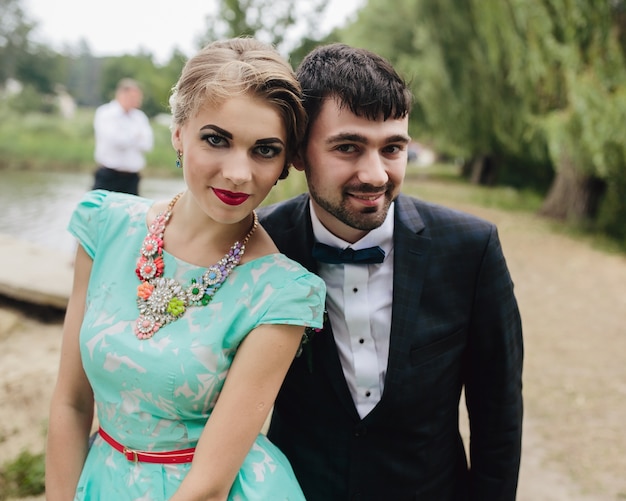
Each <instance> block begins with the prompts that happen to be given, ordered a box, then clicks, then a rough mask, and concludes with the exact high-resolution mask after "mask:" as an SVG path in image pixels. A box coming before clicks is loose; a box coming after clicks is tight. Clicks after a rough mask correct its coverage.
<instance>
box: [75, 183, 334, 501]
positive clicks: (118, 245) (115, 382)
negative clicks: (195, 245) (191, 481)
mask: <svg viewBox="0 0 626 501" xmlns="http://www.w3.org/2000/svg"><path fill="white" fill-rule="evenodd" d="M152 203H153V202H152V201H150V200H147V199H144V198H140V197H136V196H132V195H126V194H121V193H110V192H106V191H102V190H96V191H91V192H89V193H87V194H86V195H85V197H84V198H83V200H82V201H81V202H80V203H79V204H78V206H77V208H76V210H75V211H74V213H73V215H72V218H71V221H70V224H69V230H70V232H71V233H72V234H73V235H74V236H76V237H77V239H78V240H79V242H80V244H81V245H82V246H83V248H84V249H85V250H86V252H87V254H88V255H89V256H91V257H92V258H93V268H92V273H91V278H90V283H89V291H88V295H87V304H86V311H85V318H84V322H83V325H82V328H81V332H80V348H81V356H82V362H83V366H84V370H85V373H86V374H87V377H88V378H89V381H90V383H91V386H92V388H93V391H94V396H95V401H96V411H97V418H98V422H99V424H100V426H101V427H102V428H103V429H104V430H105V431H106V432H107V433H108V434H109V435H111V436H112V437H113V438H114V439H115V440H117V441H118V442H119V443H122V444H124V445H125V446H127V447H129V448H132V449H136V450H144V451H173V450H180V449H186V448H189V447H194V446H195V445H196V443H197V441H198V439H199V437H200V434H201V433H202V430H203V428H204V425H205V423H206V421H207V420H208V419H209V418H210V416H211V411H212V409H213V407H214V406H215V403H216V401H217V398H218V397H219V394H220V391H221V389H222V386H223V384H224V380H225V378H226V376H227V374H228V369H229V367H230V365H231V363H232V361H233V357H234V356H235V352H236V350H237V347H238V346H239V344H240V343H241V342H242V341H243V339H244V338H245V336H246V334H247V333H248V332H250V331H251V330H252V329H254V328H255V327H257V326H259V325H262V324H290V325H304V326H310V327H314V328H319V327H321V326H322V317H323V310H324V295H325V287H324V284H323V282H322V281H321V279H319V277H317V276H316V275H313V274H311V273H309V272H308V271H307V270H306V269H304V268H303V267H302V266H300V265H299V264H297V263H296V262H295V261H292V260H290V259H288V258H287V257H285V256H284V255H282V254H272V255H268V256H264V257H261V258H258V259H255V260H253V261H249V262H246V263H244V264H241V265H239V266H238V267H237V268H235V270H234V271H233V272H232V274H231V275H230V276H229V277H228V278H227V279H226V281H225V282H224V284H223V285H222V287H221V288H220V289H219V291H217V293H216V294H215V297H214V298H213V300H212V301H211V302H210V303H209V304H208V305H207V306H198V307H190V308H189V309H188V310H187V311H186V313H185V314H184V316H183V317H182V318H180V319H179V320H176V321H175V322H173V323H170V324H167V325H165V326H164V327H162V328H161V329H160V330H159V331H158V332H157V333H156V334H155V335H154V337H153V338H151V339H148V340H139V339H137V337H136V336H135V334H134V332H133V327H134V322H135V321H136V319H137V317H138V309H137V303H136V290H137V286H138V285H139V279H138V278H137V276H136V275H135V268H136V262H137V258H138V256H139V249H140V247H141V244H142V241H143V239H144V237H145V236H146V233H147V227H146V216H147V211H148V209H149V208H150V206H151V204H152ZM166 234H167V229H166ZM163 257H164V261H165V273H164V276H166V277H168V278H170V277H171V278H174V279H176V280H178V281H179V283H181V284H184V285H187V284H188V283H190V282H191V279H192V278H198V277H200V276H201V275H202V274H203V273H204V272H205V271H206V269H205V268H199V267H197V266H194V265H191V264H189V263H186V262H184V261H182V260H180V259H177V258H176V257H174V256H172V255H171V254H169V253H167V252H166V251H164V253H163ZM190 467H191V463H188V464H150V463H133V462H132V461H128V460H127V459H126V457H125V456H124V455H123V454H121V453H120V452H118V451H116V450H115V449H113V448H112V447H111V446H110V445H109V444H107V443H106V442H104V440H103V439H102V438H101V437H100V436H99V435H98V436H97V438H96V440H95V442H94V443H93V445H92V447H91V448H90V450H89V454H88V456H87V459H86V462H85V466H84V468H83V471H82V474H81V478H80V481H79V484H78V488H77V492H76V497H75V499H76V500H90V501H96V500H106V501H110V500H113V499H114V500H116V501H125V500H129V501H130V500H132V501H148V500H150V501H154V500H166V499H169V498H170V497H171V496H172V495H173V493H174V492H175V491H176V489H177V488H178V486H179V484H180V482H181V481H182V479H183V478H184V477H185V475H186V473H187V472H188V471H189V469H190ZM228 499H229V500H231V501H253V500H258V501H268V500H272V501H282V500H285V501H287V500H289V501H296V500H303V499H304V496H303V495H302V491H301V490H300V487H299V485H298V482H297V481H296V479H295V476H294V474H293V471H292V469H291V466H290V465H289V462H288V461H287V459H286V457H285V456H284V455H283V454H282V452H281V451H280V450H279V449H278V448H277V447H276V446H274V445H273V444H272V443H271V442H270V441H269V440H268V439H267V438H266V437H265V436H264V435H262V434H261V435H259V436H258V437H257V439H256V441H255V443H254V445H253V447H252V449H251V450H250V452H249V453H248V455H247V457H246V459H245V461H244V463H243V465H242V467H241V469H240V471H239V473H238V476H237V478H236V480H235V482H234V484H233V486H232V489H231V492H230V494H229V498H228Z"/></svg>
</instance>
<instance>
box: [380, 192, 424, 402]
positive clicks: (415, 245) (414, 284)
mask: <svg viewBox="0 0 626 501" xmlns="http://www.w3.org/2000/svg"><path fill="white" fill-rule="evenodd" d="M395 210H396V220H395V227H394V256H395V258H394V270H393V308H392V314H391V333H390V340H389V359H388V362H387V375H386V378H385V390H384V392H383V396H382V400H384V398H385V392H387V391H388V390H391V387H392V386H393V385H394V384H396V383H397V382H398V381H399V380H400V376H401V372H400V370H401V368H402V367H403V366H405V365H406V357H407V354H408V352H409V350H410V344H411V340H412V336H413V333H414V330H415V315H416V307H417V305H418V304H419V302H420V297H421V295H422V289H423V285H424V277H425V276H426V267H427V265H428V262H429V260H430V245H431V240H430V237H429V236H428V235H427V234H423V233H425V232H424V229H425V225H424V222H423V221H422V218H421V217H420V215H419V212H418V211H417V209H416V207H415V204H414V203H413V201H412V200H411V199H409V198H407V197H404V196H400V197H399V198H398V199H397V201H396V209H395Z"/></svg>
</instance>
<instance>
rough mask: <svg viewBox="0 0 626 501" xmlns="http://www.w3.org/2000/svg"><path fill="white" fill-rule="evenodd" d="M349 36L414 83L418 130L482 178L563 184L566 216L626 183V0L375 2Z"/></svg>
mask: <svg viewBox="0 0 626 501" xmlns="http://www.w3.org/2000/svg"><path fill="white" fill-rule="evenodd" d="M372 32H376V33H377V34H381V36H376V37H372V36H371V35H370V34H371V33H372ZM343 39H344V40H345V41H347V42H348V43H353V44H355V45H361V46H363V47H367V48H371V49H373V50H376V51H377V52H380V53H381V54H383V55H386V56H387V57H389V58H390V59H391V60H392V62H394V63H395V64H396V66H397V67H398V68H399V69H400V70H401V72H402V73H403V74H405V76H407V77H409V78H410V79H411V81H412V89H413V91H414V94H415V97H416V103H415V112H414V113H413V116H412V121H411V126H412V132H413V134H414V135H416V136H417V137H418V138H422V137H425V138H427V139H428V140H429V141H430V142H431V143H432V144H433V145H435V147H436V148H437V149H438V150H439V151H440V152H444V153H448V154H451V155H454V156H462V157H464V158H469V159H474V160H477V161H476V162H474V165H476V166H477V168H476V169H474V171H473V179H474V180H476V181H480V182H484V181H492V180H493V179H497V178H498V176H500V178H502V177H503V175H502V174H503V173H502V167H503V166H504V167H507V166H508V172H507V171H506V169H505V172H504V174H506V175H507V176H508V177H509V179H510V178H511V177H512V176H513V175H515V176H516V182H517V184H518V185H520V184H526V185H535V186H536V185H537V184H539V185H541V184H543V183H545V182H546V181H549V180H551V179H552V178H553V182H552V188H551V189H550V191H549V193H548V196H547V197H546V200H545V205H544V209H543V213H544V214H546V215H549V216H550V217H558V218H567V219H587V218H593V217H594V216H595V214H596V212H597V209H598V206H599V204H601V202H602V200H603V196H604V190H605V187H607V186H612V187H613V188H607V189H609V190H616V189H618V188H617V186H624V184H626V183H623V182H621V183H616V182H613V177H614V176H616V175H620V174H619V173H623V172H624V165H623V158H624V154H623V149H621V148H623V146H621V145H623V144H624V141H623V138H622V139H621V140H620V139H619V135H620V134H623V133H621V132H620V131H623V125H621V122H623V118H621V119H620V118H619V117H623V116H626V110H625V109H624V103H623V97H622V96H623V93H624V83H625V82H626V78H624V77H625V74H624V39H625V36H624V1H623V0H467V1H465V2H459V1H457V0H421V1H420V2H414V1H412V0H397V1H396V2H395V3H394V8H393V9H390V8H389V5H388V2H386V1H385V0H370V1H369V2H368V4H367V5H366V6H365V8H364V9H363V10H362V11H361V12H360V14H359V18H358V19H357V22H356V23H355V24H354V25H353V26H350V27H348V28H347V29H346V30H345V31H344V33H343ZM620 120H621V122H620ZM620 162H621V164H620ZM494 165H495V169H494V168H492V169H491V170H490V171H486V169H485V167H486V166H489V167H493V166H494ZM498 167H501V168H500V169H499V170H498ZM511 167H514V169H515V170H513V169H511ZM553 171H554V172H553ZM494 173H495V175H494ZM621 175H623V174H621ZM546 186H547V185H546ZM619 198H620V195H619V194H615V195H612V199H613V200H618V199H619ZM621 198H622V199H624V198H626V197H625V196H624V194H623V193H622V194H621ZM609 212H610V211H609ZM604 214H605V216H604V217H605V218H606V213H604ZM605 220H606V219H605Z"/></svg>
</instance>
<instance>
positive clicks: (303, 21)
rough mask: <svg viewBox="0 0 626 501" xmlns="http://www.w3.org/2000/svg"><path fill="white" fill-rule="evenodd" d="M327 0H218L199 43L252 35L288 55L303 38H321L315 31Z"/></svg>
mask: <svg viewBox="0 0 626 501" xmlns="http://www.w3.org/2000/svg"><path fill="white" fill-rule="evenodd" d="M327 5H328V0H310V1H308V2H298V1H297V0H220V1H219V9H217V11H216V12H215V14H210V15H208V16H207V17H206V26H207V30H206V34H205V35H204V36H202V37H201V38H200V39H199V45H200V46H202V45H204V44H206V43H207V42H210V41H213V40H218V39H221V38H227V37H233V36H241V35H244V36H246V35H247V36H254V37H257V38H258V39H259V40H263V41H265V42H268V43H271V44H273V45H275V46H276V47H277V48H278V50H280V51H281V52H282V53H283V54H285V55H286V54H288V53H289V52H290V51H291V50H292V49H293V48H294V47H295V46H297V45H298V41H299V40H302V39H303V38H305V37H309V38H311V39H315V40H319V39H321V38H323V36H324V34H322V33H321V32H320V30H319V26H320V24H321V23H320V21H321V16H322V15H323V13H324V11H325V9H326V7H327Z"/></svg>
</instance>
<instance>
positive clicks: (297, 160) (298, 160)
mask: <svg viewBox="0 0 626 501" xmlns="http://www.w3.org/2000/svg"><path fill="white" fill-rule="evenodd" d="M291 163H292V164H293V166H294V168H295V169H296V170H299V171H303V170H304V160H303V159H302V152H298V153H296V156H295V157H293V161H292V162H291Z"/></svg>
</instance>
